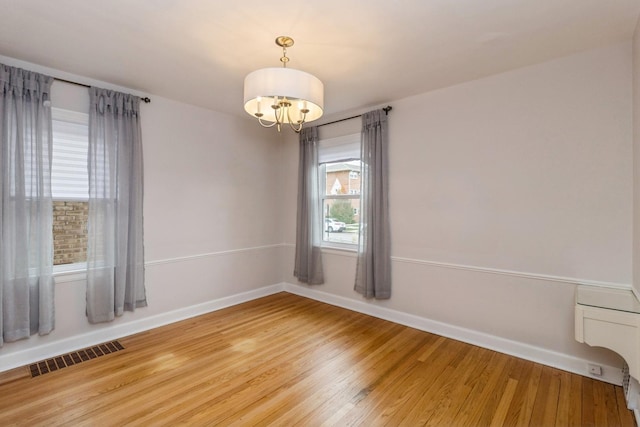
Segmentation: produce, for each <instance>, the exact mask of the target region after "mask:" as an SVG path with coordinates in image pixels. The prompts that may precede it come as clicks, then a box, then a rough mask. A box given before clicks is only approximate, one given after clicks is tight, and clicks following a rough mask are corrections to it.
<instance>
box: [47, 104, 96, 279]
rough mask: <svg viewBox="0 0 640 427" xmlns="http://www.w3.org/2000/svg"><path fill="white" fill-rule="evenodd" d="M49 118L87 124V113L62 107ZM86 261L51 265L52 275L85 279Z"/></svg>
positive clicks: (85, 199) (58, 199)
mask: <svg viewBox="0 0 640 427" xmlns="http://www.w3.org/2000/svg"><path fill="white" fill-rule="evenodd" d="M51 119H52V120H58V121H63V122H69V123H76V124H81V125H87V126H88V125H89V114H87V113H83V112H79V111H72V110H66V109H63V108H57V107H52V108H51ZM53 200H54V201H80V202H86V201H88V198H80V197H64V198H61V197H54V198H53ZM86 271H87V263H86V262H76V263H73V264H60V265H54V266H53V276H54V278H55V281H56V283H66V282H76V281H80V280H86V278H87V272H86Z"/></svg>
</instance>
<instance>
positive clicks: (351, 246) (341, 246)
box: [318, 159, 360, 251]
mask: <svg viewBox="0 0 640 427" xmlns="http://www.w3.org/2000/svg"><path fill="white" fill-rule="evenodd" d="M350 160H353V159H350ZM341 161H342V160H336V162H341ZM347 161H348V160H347ZM332 163H333V162H332ZM318 173H319V174H320V179H319V183H320V188H321V189H322V191H321V193H320V230H322V239H320V247H321V248H329V249H337V250H346V251H356V250H357V247H358V242H356V243H341V242H331V241H327V240H325V233H328V232H327V231H325V230H324V220H325V214H324V204H325V201H326V200H354V199H356V200H360V193H358V194H325V193H326V189H327V171H326V168H325V164H321V165H320V167H319V168H318ZM358 240H360V233H359V232H358Z"/></svg>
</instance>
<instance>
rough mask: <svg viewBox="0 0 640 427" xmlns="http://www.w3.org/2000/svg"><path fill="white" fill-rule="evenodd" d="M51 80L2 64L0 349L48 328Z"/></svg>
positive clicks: (50, 315) (50, 313)
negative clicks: (5, 343) (4, 345)
mask: <svg viewBox="0 0 640 427" xmlns="http://www.w3.org/2000/svg"><path fill="white" fill-rule="evenodd" d="M52 82H53V78H51V77H49V76H44V75H42V74H38V73H33V72H31V71H25V70H21V69H19V68H14V67H9V66H6V65H2V64H0V143H1V144H2V147H1V148H0V162H1V163H0V164H1V166H0V167H1V171H2V175H1V178H0V179H1V181H0V187H1V189H0V191H1V196H2V197H1V199H0V212H1V216H0V276H1V277H0V280H2V283H1V284H0V346H1V345H2V344H3V343H4V342H10V341H15V340H19V339H22V338H26V337H28V336H29V335H31V334H35V333H39V334H41V335H43V334H48V333H49V332H51V330H53V327H54V304H53V297H54V280H53V229H52V222H53V207H52V203H51V153H52V151H51V150H52V145H51V144H52V134H51V106H50V105H51V102H50V100H49V96H50V88H51V83H52Z"/></svg>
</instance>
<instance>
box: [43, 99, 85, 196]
mask: <svg viewBox="0 0 640 427" xmlns="http://www.w3.org/2000/svg"><path fill="white" fill-rule="evenodd" d="M51 119H52V124H53V157H52V167H51V192H52V196H53V199H54V200H87V199H88V198H89V177H88V172H87V153H88V148H89V142H88V141H89V115H88V114H86V113H79V112H76V111H69V110H63V109H60V108H52V109H51Z"/></svg>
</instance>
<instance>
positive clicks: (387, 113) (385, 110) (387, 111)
mask: <svg viewBox="0 0 640 427" xmlns="http://www.w3.org/2000/svg"><path fill="white" fill-rule="evenodd" d="M392 109H393V107H391V105H387V106H386V107H384V108H383V110H384V114H385V115H387V116H388V115H389V111H391V110H392ZM358 117H362V114H358V115H357V116H351V117H347V118H346V119H340V120H334V121H332V122H327V123H323V124H321V125H318V126H316V127H320V126H326V125H332V124H334V123H340V122H344V121H345V120H351V119H357V118H358Z"/></svg>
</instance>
